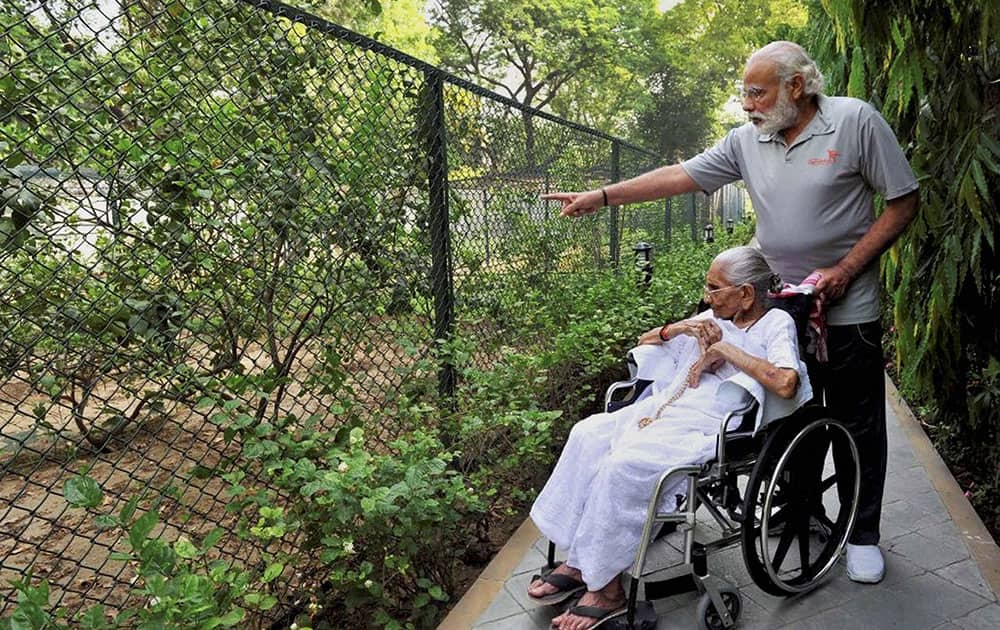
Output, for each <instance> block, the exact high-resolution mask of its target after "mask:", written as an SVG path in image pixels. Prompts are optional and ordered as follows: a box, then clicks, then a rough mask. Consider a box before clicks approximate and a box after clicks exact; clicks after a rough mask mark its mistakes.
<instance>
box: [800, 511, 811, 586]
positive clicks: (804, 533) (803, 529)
mask: <svg viewBox="0 0 1000 630" xmlns="http://www.w3.org/2000/svg"><path fill="white" fill-rule="evenodd" d="M798 530H799V532H798V533H799V566H800V567H801V568H802V577H803V578H805V579H807V580H808V579H809V578H810V577H811V576H810V575H809V513H808V512H803V513H802V518H801V520H800V521H799V527H798Z"/></svg>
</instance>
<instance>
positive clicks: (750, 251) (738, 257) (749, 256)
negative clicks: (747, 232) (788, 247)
mask: <svg viewBox="0 0 1000 630" xmlns="http://www.w3.org/2000/svg"><path fill="white" fill-rule="evenodd" d="M714 262H715V263H716V264H718V265H719V266H720V267H721V269H720V271H721V272H722V275H723V276H725V277H726V280H728V281H729V282H730V284H732V285H733V286H739V285H743V284H749V285H750V286H752V287H753V288H754V293H755V295H754V301H756V302H758V303H762V302H763V301H764V299H765V298H766V297H767V292H768V291H777V290H778V289H780V288H781V277H780V276H779V275H778V274H776V273H774V271H772V270H771V266H770V265H768V264H767V260H766V259H765V258H764V254H762V253H761V252H760V250H759V249H755V248H753V247H748V246H743V247H732V248H730V249H727V250H724V251H722V252H721V253H719V255H718V256H716V257H715V261H714Z"/></svg>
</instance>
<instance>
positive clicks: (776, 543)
mask: <svg viewBox="0 0 1000 630" xmlns="http://www.w3.org/2000/svg"><path fill="white" fill-rule="evenodd" d="M827 413H828V412H827V411H826V409H823V408H822V407H815V408H809V409H804V410H800V411H799V412H797V414H796V415H795V416H793V417H790V418H786V419H784V420H781V421H780V422H781V423H783V426H780V428H779V429H778V430H777V431H776V432H775V433H774V434H772V435H771V436H769V437H768V439H767V441H766V442H765V443H764V448H763V450H762V452H761V454H760V456H759V457H758V459H757V463H756V464H755V465H754V469H753V471H752V472H751V474H750V480H749V482H748V483H747V490H746V495H745V498H744V504H743V514H744V522H743V528H742V530H741V536H742V541H741V542H742V547H743V558H744V561H745V562H746V566H747V570H748V572H749V573H750V577H751V578H752V579H753V581H754V582H755V583H756V584H757V586H759V587H760V588H761V590H763V591H765V592H767V593H770V594H771V595H778V596H788V595H794V594H796V593H802V592H805V591H808V590H810V589H812V588H813V587H815V586H816V585H817V584H819V582H820V581H821V580H822V579H823V578H824V577H826V575H827V574H828V573H829V572H830V570H831V569H832V568H833V567H834V566H835V565H836V564H837V561H838V559H839V558H840V554H841V552H842V551H843V549H844V546H845V545H846V544H847V538H848V536H849V535H850V533H851V529H852V528H853V526H854V520H855V516H856V514H857V501H858V489H859V483H860V476H861V475H860V467H859V464H858V450H857V446H856V445H855V443H854V438H853V437H851V434H850V432H849V431H848V430H847V427H845V426H844V425H843V424H842V423H841V422H839V421H837V420H834V419H833V418H830V417H828V416H827V415H826V414H827Z"/></svg>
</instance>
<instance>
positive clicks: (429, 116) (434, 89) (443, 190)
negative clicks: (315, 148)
mask: <svg viewBox="0 0 1000 630" xmlns="http://www.w3.org/2000/svg"><path fill="white" fill-rule="evenodd" d="M424 79H425V81H426V84H425V86H426V87H425V89H426V92H425V94H426V99H425V101H424V110H425V112H424V114H425V119H424V130H425V131H424V150H425V151H426V152H427V188H428V193H429V194H428V196H429V202H430V208H429V210H430V215H429V217H428V219H429V220H428V223H429V225H428V227H429V230H430V237H431V291H432V293H433V295H434V339H436V340H449V339H451V336H452V330H453V328H454V323H455V295H454V286H453V285H452V277H451V235H450V231H449V230H450V227H449V219H448V148H447V132H446V129H445V119H444V81H442V80H441V76H440V75H439V74H438V73H436V72H430V71H428V72H425V73H424ZM438 393H439V394H440V396H441V397H442V398H445V399H449V398H451V397H452V396H453V395H454V394H455V366H454V365H453V364H452V363H451V360H450V359H447V358H446V359H445V360H444V361H443V362H442V363H441V366H440V369H439V370H438Z"/></svg>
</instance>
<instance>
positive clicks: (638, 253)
mask: <svg viewBox="0 0 1000 630" xmlns="http://www.w3.org/2000/svg"><path fill="white" fill-rule="evenodd" d="M632 251H634V252H635V270H636V271H637V272H638V273H639V274H641V275H640V276H639V282H641V283H642V284H643V285H644V286H647V287H648V286H649V283H650V282H651V281H652V280H653V246H652V245H650V244H649V243H647V242H645V241H639V242H638V243H636V244H635V246H634V247H633V248H632Z"/></svg>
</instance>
